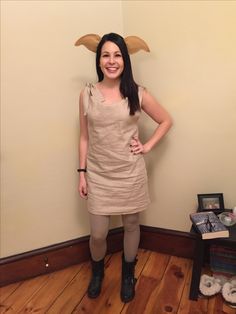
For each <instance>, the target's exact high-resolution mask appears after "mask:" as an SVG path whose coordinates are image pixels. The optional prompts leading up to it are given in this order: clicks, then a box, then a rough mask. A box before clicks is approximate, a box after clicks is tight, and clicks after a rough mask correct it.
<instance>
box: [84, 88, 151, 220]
mask: <svg viewBox="0 0 236 314" xmlns="http://www.w3.org/2000/svg"><path fill="white" fill-rule="evenodd" d="M142 90H143V89H142V88H141V87H139V99H140V102H141V97H142ZM83 103H84V114H85V115H87V120H88V134H89V146H88V154H87V184H88V200H87V202H88V211H89V212H90V213H92V214H96V215H121V214H132V213H136V212H140V211H143V210H145V209H146V208H147V206H148V204H149V202H150V201H149V195H148V186H147V173H146V167H145V162H144V158H143V155H142V154H138V155H133V154H132V152H131V151H130V142H131V139H132V137H133V136H138V126H137V123H138V120H139V118H140V112H136V113H135V115H134V116H130V115H129V108H128V100H127V99H122V100H120V101H119V102H116V103H112V104H107V103H106V102H105V100H104V98H103V96H102V94H101V93H100V91H99V90H98V88H97V87H96V86H95V84H87V85H86V87H85V89H84V93H83Z"/></svg>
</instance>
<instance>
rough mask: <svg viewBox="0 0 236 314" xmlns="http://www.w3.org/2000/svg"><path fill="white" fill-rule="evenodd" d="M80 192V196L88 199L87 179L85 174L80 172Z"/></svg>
mask: <svg viewBox="0 0 236 314" xmlns="http://www.w3.org/2000/svg"><path fill="white" fill-rule="evenodd" d="M79 194H80V197H82V198H84V199H87V198H88V196H87V194H88V190H87V181H86V179H85V176H84V174H82V173H81V174H80V178H79Z"/></svg>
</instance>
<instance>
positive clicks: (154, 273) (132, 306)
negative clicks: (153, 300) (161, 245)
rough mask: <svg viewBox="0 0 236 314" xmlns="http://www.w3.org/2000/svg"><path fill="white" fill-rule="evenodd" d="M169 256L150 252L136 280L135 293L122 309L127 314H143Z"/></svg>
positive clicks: (156, 287) (159, 280)
mask: <svg viewBox="0 0 236 314" xmlns="http://www.w3.org/2000/svg"><path fill="white" fill-rule="evenodd" d="M169 259H170V256H169V255H165V254H159V253H156V252H152V253H151V254H150V256H149V259H148V261H147V263H146V265H145V267H144V269H143V271H142V274H141V276H140V278H139V280H138V282H137V287H136V295H135V298H134V300H133V301H132V302H130V303H127V304H126V305H125V306H124V309H123V311H122V314H123V313H129V314H133V313H135V314H138V313H140V314H143V313H144V312H145V308H146V305H147V303H149V299H150V297H151V295H152V294H153V292H155V290H157V289H158V286H159V284H160V282H161V279H162V277H163V274H164V272H165V270H166V267H167V265H168V262H169Z"/></svg>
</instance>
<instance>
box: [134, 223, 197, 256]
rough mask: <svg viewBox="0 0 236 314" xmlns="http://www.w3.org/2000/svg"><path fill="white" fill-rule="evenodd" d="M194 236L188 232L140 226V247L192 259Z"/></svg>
mask: <svg viewBox="0 0 236 314" xmlns="http://www.w3.org/2000/svg"><path fill="white" fill-rule="evenodd" d="M195 240H196V236H195V235H194V234H192V233H190V232H182V231H175V230H169V229H163V228H156V227H148V226H141V241H140V248H143V249H146V250H151V251H156V252H160V253H164V254H169V255H175V256H179V257H185V258H190V259H193V256H194V248H195V242H196V241H195Z"/></svg>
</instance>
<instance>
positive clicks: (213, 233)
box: [190, 211, 229, 240]
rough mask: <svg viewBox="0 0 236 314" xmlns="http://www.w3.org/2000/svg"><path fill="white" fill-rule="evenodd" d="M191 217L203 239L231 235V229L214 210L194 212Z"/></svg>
mask: <svg viewBox="0 0 236 314" xmlns="http://www.w3.org/2000/svg"><path fill="white" fill-rule="evenodd" d="M190 219H191V221H192V223H193V226H194V227H195V229H196V230H197V231H198V233H200V234H201V236H202V239H203V240H208V239H214V238H228V237H229V230H228V229H227V228H226V227H225V226H224V225H223V224H222V223H221V222H220V220H219V218H218V217H217V216H216V214H215V213H213V212H212V211H208V212H206V211H205V212H198V213H192V214H190Z"/></svg>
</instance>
